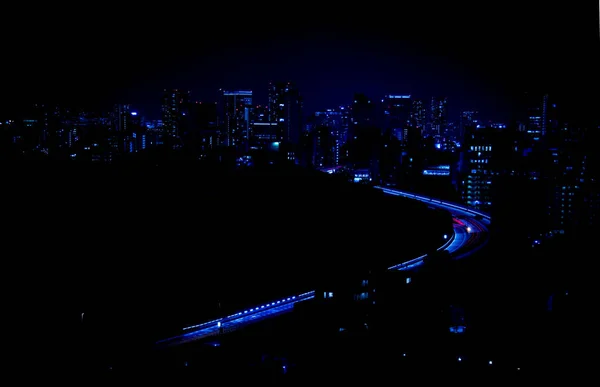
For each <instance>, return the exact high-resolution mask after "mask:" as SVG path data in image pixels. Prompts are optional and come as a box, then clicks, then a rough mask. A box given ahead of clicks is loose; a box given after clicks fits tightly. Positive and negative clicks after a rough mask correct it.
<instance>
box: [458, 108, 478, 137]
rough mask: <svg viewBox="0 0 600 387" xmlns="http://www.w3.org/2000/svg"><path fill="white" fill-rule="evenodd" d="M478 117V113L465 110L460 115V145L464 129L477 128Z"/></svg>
mask: <svg viewBox="0 0 600 387" xmlns="http://www.w3.org/2000/svg"><path fill="white" fill-rule="evenodd" d="M478 115H479V113H478V112H477V111H475V110H465V111H463V112H461V113H460V124H459V125H460V128H459V132H460V133H459V135H458V141H460V142H461V143H462V142H463V141H464V138H465V132H466V128H468V127H476V126H477V122H478Z"/></svg>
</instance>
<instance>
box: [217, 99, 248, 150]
mask: <svg viewBox="0 0 600 387" xmlns="http://www.w3.org/2000/svg"><path fill="white" fill-rule="evenodd" d="M219 92H220V99H221V104H220V108H221V109H220V112H219V116H220V117H221V135H222V139H221V143H222V144H223V145H224V146H229V147H235V148H237V149H239V150H244V151H247V150H248V149H249V139H250V117H251V115H252V91H251V90H234V91H229V90H223V89H221V90H219Z"/></svg>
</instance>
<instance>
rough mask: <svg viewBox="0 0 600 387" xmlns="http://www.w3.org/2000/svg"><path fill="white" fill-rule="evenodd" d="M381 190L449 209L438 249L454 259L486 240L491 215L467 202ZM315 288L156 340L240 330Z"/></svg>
mask: <svg viewBox="0 0 600 387" xmlns="http://www.w3.org/2000/svg"><path fill="white" fill-rule="evenodd" d="M375 188H376V189H381V190H382V191H383V192H384V193H385V194H387V195H393V196H402V197H406V198H409V199H413V200H419V201H421V202H424V203H427V204H428V205H429V206H430V207H432V208H441V209H444V210H447V211H449V212H450V213H451V214H452V216H453V219H454V225H453V230H454V233H453V235H448V236H447V238H446V241H445V242H444V244H443V245H442V246H440V247H439V248H438V249H437V250H438V251H442V250H444V251H448V252H449V253H450V254H451V257H452V258H453V259H461V258H465V257H467V256H469V255H470V254H473V253H474V252H476V251H477V250H479V249H480V248H481V247H483V246H484V245H485V244H486V243H487V239H488V229H487V226H488V225H489V224H490V221H491V218H490V216H489V215H488V214H486V213H483V212H480V211H477V210H474V209H471V208H468V207H466V206H464V205H460V204H456V203H450V202H446V201H442V200H439V199H435V198H431V197H427V196H422V195H417V194H413V193H410V192H404V191H400V190H396V189H391V188H385V187H375ZM426 256H427V254H425V255H422V256H420V257H417V258H414V259H411V260H409V261H405V262H402V263H399V264H397V265H394V266H391V267H389V268H388V270H411V269H415V268H417V267H419V266H420V265H422V264H423V262H424V259H425V257H426ZM314 297H315V291H314V290H312V291H309V292H306V293H302V294H298V295H295V296H291V297H286V298H283V299H280V300H276V301H273V302H269V303H266V304H263V305H258V306H256V307H254V308H249V309H246V310H244V311H241V312H238V313H235V314H232V315H229V316H226V317H222V318H218V319H215V320H211V321H207V322H203V323H201V324H197V325H193V326H189V327H186V328H183V333H182V334H180V335H178V336H174V337H170V338H167V339H164V340H160V341H157V342H156V345H157V346H158V347H168V346H175V345H181V344H185V343H188V342H191V341H196V340H200V339H204V338H207V337H211V336H216V335H218V334H219V333H227V332H231V331H233V330H236V329H239V328H241V327H243V326H246V325H248V324H251V323H255V322H258V321H262V320H264V319H267V318H270V317H274V316H278V315H281V314H283V313H286V312H290V311H292V310H293V309H294V305H295V304H297V303H299V302H303V301H307V300H310V299H313V298H314Z"/></svg>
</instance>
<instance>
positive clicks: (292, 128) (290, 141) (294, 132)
mask: <svg viewBox="0 0 600 387" xmlns="http://www.w3.org/2000/svg"><path fill="white" fill-rule="evenodd" d="M268 95H269V122H271V123H277V131H278V137H279V142H280V143H281V144H282V145H283V148H282V149H284V151H285V152H287V153H288V159H289V160H295V158H296V156H295V149H297V147H298V145H299V143H300V136H301V135H302V105H303V104H302V98H301V96H300V92H299V91H298V88H297V87H296V85H295V84H294V83H292V82H270V83H269V90H268Z"/></svg>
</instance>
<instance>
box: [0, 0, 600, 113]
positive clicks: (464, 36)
mask: <svg viewBox="0 0 600 387" xmlns="http://www.w3.org/2000/svg"><path fill="white" fill-rule="evenodd" d="M403 3H404V2H396V3H369V2H363V3H342V4H341V5H340V6H339V10H336V7H335V5H329V4H323V5H322V7H321V8H323V9H320V7H319V4H318V3H317V4H314V5H313V4H312V3H307V4H304V3H281V4H277V3H274V4H271V3H265V4H264V5H263V4H258V5H256V4H254V3H253V4H250V6H251V7H250V8H247V9H242V8H239V6H237V5H234V4H233V3H231V4H229V3H228V4H227V6H226V7H221V6H218V5H214V4H210V6H209V5H201V4H204V3H194V4H199V5H193V4H189V5H177V6H172V7H171V9H167V10H165V8H169V7H170V6H171V5H170V4H166V7H165V6H164V5H163V6H162V7H161V8H162V9H161V10H150V9H147V8H146V6H145V7H144V8H139V9H136V8H133V7H131V6H126V7H123V6H121V5H119V6H116V5H115V6H109V5H105V4H104V3H102V5H101V7H102V9H100V6H99V7H98V9H94V8H93V7H91V6H86V7H88V9H85V8H77V9H70V8H69V9H67V8H65V9H60V7H58V6H56V5H55V4H52V5H51V8H49V9H39V8H38V9H35V10H34V9H24V10H21V11H20V13H19V12H17V13H18V14H17V15H15V17H13V18H11V19H10V21H9V22H8V23H7V24H4V25H3V26H2V27H0V28H2V29H3V30H2V31H0V32H2V34H3V39H5V40H8V44H6V45H4V44H3V46H5V47H4V53H3V55H2V58H3V59H2V62H3V67H4V70H3V72H2V78H4V79H3V84H4V88H5V91H4V92H3V93H2V94H3V97H2V98H3V101H2V102H3V103H2V106H3V109H11V108H13V107H14V106H17V105H20V104H23V103H25V102H51V101H58V102H68V103H77V104H80V105H84V106H93V107H100V108H106V107H108V106H110V105H111V104H112V103H115V102H123V103H132V104H133V105H134V106H137V107H138V109H139V110H140V111H141V112H142V113H145V114H146V115H147V116H149V117H150V118H158V112H159V111H158V108H159V104H160V97H161V91H162V89H163V88H172V87H173V88H174V87H178V88H184V89H189V90H191V91H192V93H193V97H194V99H196V100H201V101H215V100H216V95H217V90H218V89H219V88H221V87H222V88H230V89H251V90H253V91H254V94H255V102H256V103H263V102H265V98H266V85H267V82H268V81H269V80H285V81H288V80H290V81H295V82H296V83H297V84H298V86H299V88H300V90H301V93H302V94H303V96H304V98H305V107H306V110H307V111H308V112H311V111H315V110H319V109H324V108H328V107H334V106H337V105H340V104H347V103H349V102H350V101H351V99H352V95H353V93H354V92H363V93H365V94H367V95H368V96H370V97H372V98H379V97H381V96H383V95H384V94H388V93H389V94H412V95H414V96H415V97H420V98H425V99H429V98H431V96H433V95H445V96H448V97H449V104H450V105H449V107H450V113H451V114H453V115H456V114H458V111H459V110H460V109H470V108H474V109H478V110H479V111H480V112H481V113H482V118H484V119H490V120H507V119H508V114H507V112H508V111H509V109H510V98H509V97H510V96H511V95H513V94H514V93H517V92H520V91H522V90H532V89H534V88H540V87H542V86H545V87H544V88H545V89H549V90H548V91H555V90H557V89H558V90H561V91H563V92H565V93H566V94H567V95H574V94H569V93H578V94H579V95H582V96H585V95H586V94H589V93H588V92H587V90H588V89H591V90H594V91H595V92H597V90H598V87H597V81H598V75H597V71H595V70H596V68H600V66H598V63H599V62H598V60H597V59H598V51H599V45H598V43H599V41H598V30H597V27H596V25H597V18H598V17H597V15H598V13H597V12H596V11H597V8H596V7H595V2H594V3H592V2H590V4H587V5H588V6H590V7H593V8H591V9H588V10H586V9H584V6H577V5H575V4H570V3H577V2H575V1H571V2H568V3H569V4H565V2H556V4H554V2H540V3H539V4H540V5H541V6H540V7H534V6H527V7H517V6H507V5H505V4H504V3H501V5H498V6H495V5H493V4H492V3H489V2H471V1H469V2H464V1H453V2H443V3H442V4H439V3H440V2H433V1H428V2H414V3H420V5H414V4H413V5H410V6H409V5H403ZM449 3H451V4H449ZM520 3H525V2H520ZM536 3H537V2H536ZM252 6H254V7H252ZM236 7H238V8H236ZM358 7H364V8H358ZM575 7H580V8H579V9H575ZM121 8H123V9H121ZM569 99H571V98H569ZM583 99H584V100H587V101H589V98H588V97H584V98H583ZM4 100H6V101H4ZM451 118H452V117H451Z"/></svg>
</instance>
